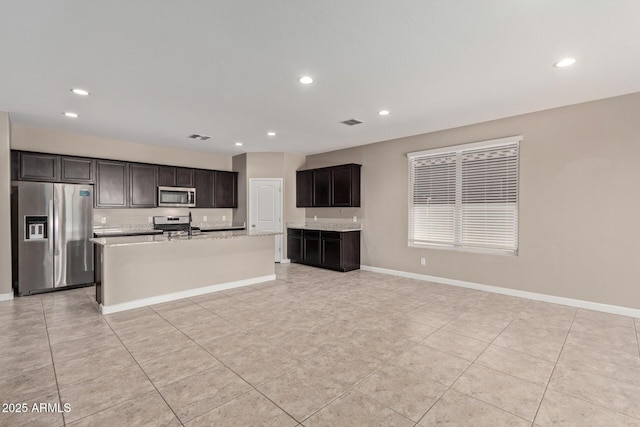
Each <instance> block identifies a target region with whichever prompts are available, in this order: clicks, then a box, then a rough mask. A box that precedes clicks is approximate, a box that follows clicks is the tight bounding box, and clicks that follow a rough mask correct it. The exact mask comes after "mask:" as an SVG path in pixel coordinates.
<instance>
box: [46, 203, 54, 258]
mask: <svg viewBox="0 0 640 427" xmlns="http://www.w3.org/2000/svg"><path fill="white" fill-rule="evenodd" d="M47 222H48V224H47V227H48V228H49V230H48V232H47V240H48V243H49V254H51V256H53V239H55V235H56V233H55V232H54V224H55V222H54V219H53V199H51V200H49V217H48V221H47Z"/></svg>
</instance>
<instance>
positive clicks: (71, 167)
mask: <svg viewBox="0 0 640 427" xmlns="http://www.w3.org/2000/svg"><path fill="white" fill-rule="evenodd" d="M95 163H96V162H95V160H93V159H87V158H83V157H68V156H60V181H62V182H78V183H86V184H93V183H94V182H95V176H94V175H95Z"/></svg>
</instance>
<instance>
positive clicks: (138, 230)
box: [93, 222, 245, 237]
mask: <svg viewBox="0 0 640 427" xmlns="http://www.w3.org/2000/svg"><path fill="white" fill-rule="evenodd" d="M193 226H194V227H198V228H200V230H201V231H202V232H205V233H208V232H212V231H213V232H215V231H219V230H244V228H245V226H244V225H231V224H228V223H210V222H209V223H207V222H201V223H196V222H194V223H193ZM93 234H95V235H96V236H97V237H109V236H118V235H121V236H123V235H129V236H127V237H132V236H133V235H153V234H162V230H154V228H153V225H151V224H150V225H118V226H109V227H105V226H95V227H93Z"/></svg>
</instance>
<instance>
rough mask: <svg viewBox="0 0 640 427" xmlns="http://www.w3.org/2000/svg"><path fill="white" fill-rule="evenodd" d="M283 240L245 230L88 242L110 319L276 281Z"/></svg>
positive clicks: (98, 293) (100, 297)
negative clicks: (277, 252)
mask: <svg viewBox="0 0 640 427" xmlns="http://www.w3.org/2000/svg"><path fill="white" fill-rule="evenodd" d="M279 234H282V233H273V232H250V231H245V230H242V231H220V232H214V233H203V234H200V235H195V236H179V237H166V236H164V235H142V236H128V237H102V238H93V239H90V241H91V242H92V243H93V244H94V245H95V248H96V250H95V264H96V265H95V267H96V300H97V301H98V303H100V307H101V311H102V313H103V314H109V313H115V312H118V311H123V310H129V309H132V308H137V307H143V306H147V305H152V304H158V303H162V302H167V301H173V300H176V299H180V298H187V297H191V296H196V295H202V294H206V293H210V292H216V291H222V290H225V289H232V288H236V287H240V286H247V285H252V284H255V283H261V282H266V281H269V280H274V279H275V264H274V259H275V242H274V239H275V238H274V236H276V235H279Z"/></svg>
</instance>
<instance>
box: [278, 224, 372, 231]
mask: <svg viewBox="0 0 640 427" xmlns="http://www.w3.org/2000/svg"><path fill="white" fill-rule="evenodd" d="M287 228H298V229H302V230H320V231H323V230H324V231H339V232H347V231H360V230H362V224H359V223H357V222H353V223H334V222H305V223H290V224H287Z"/></svg>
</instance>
